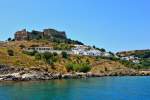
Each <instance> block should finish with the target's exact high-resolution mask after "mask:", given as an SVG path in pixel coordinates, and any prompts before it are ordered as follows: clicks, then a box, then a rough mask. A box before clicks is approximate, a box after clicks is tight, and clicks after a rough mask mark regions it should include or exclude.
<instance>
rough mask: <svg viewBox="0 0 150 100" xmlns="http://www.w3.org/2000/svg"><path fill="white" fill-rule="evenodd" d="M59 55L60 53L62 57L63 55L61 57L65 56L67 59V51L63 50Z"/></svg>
mask: <svg viewBox="0 0 150 100" xmlns="http://www.w3.org/2000/svg"><path fill="white" fill-rule="evenodd" d="M61 55H62V57H63V58H65V59H67V58H68V54H67V52H64V51H63V52H62V53H61Z"/></svg>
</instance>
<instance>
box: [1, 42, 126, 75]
mask: <svg viewBox="0 0 150 100" xmlns="http://www.w3.org/2000/svg"><path fill="white" fill-rule="evenodd" d="M58 45H59V46H60V45H62V46H60V48H64V47H66V48H67V47H68V48H71V47H72V46H73V44H64V43H59V44H58V43H54V42H49V41H45V40H41V41H39V40H32V41H10V42H6V43H3V44H1V48H0V56H1V57H0V64H6V65H9V66H14V67H23V68H37V69H41V70H43V69H47V70H48V71H57V72H62V73H66V72H67V71H68V70H67V68H66V66H67V65H69V64H70V63H71V64H75V65H78V64H80V63H86V64H87V63H88V65H90V66H91V71H92V72H103V71H104V70H105V72H107V71H111V70H112V71H113V70H116V69H122V68H123V69H124V68H125V66H124V65H122V64H121V63H120V62H119V61H112V60H109V59H106V58H101V57H91V56H77V55H69V56H68V57H67V58H64V57H62V55H56V56H55V57H54V58H55V61H54V63H53V64H52V65H51V64H48V63H47V62H45V61H43V60H38V59H36V58H35V56H31V55H28V54H25V53H23V48H25V47H33V46H46V47H53V48H54V47H57V46H58ZM8 50H13V51H14V55H13V56H9V55H8ZM79 66H80V65H79ZM106 69H107V70H106Z"/></svg>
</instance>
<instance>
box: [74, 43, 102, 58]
mask: <svg viewBox="0 0 150 100" xmlns="http://www.w3.org/2000/svg"><path fill="white" fill-rule="evenodd" d="M74 46H75V48H73V49H72V50H71V51H72V52H73V54H75V55H85V56H101V55H102V52H101V51H99V50H96V49H94V48H90V47H88V46H84V45H74Z"/></svg>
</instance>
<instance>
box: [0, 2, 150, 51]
mask: <svg viewBox="0 0 150 100" xmlns="http://www.w3.org/2000/svg"><path fill="white" fill-rule="evenodd" d="M149 4H150V1H149V0H0V40H6V39H7V38H8V37H12V38H13V37H14V33H15V32H16V31H18V30H21V29H24V28H26V29H27V30H29V31H31V30H39V31H42V29H45V28H54V29H57V30H59V31H65V32H66V33H67V36H68V37H69V38H71V39H74V40H79V41H81V42H83V43H85V44H87V45H95V46H97V47H99V48H105V49H106V50H108V51H114V52H117V51H124V50H137V49H148V48H150V6H149Z"/></svg>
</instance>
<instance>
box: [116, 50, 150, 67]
mask: <svg viewBox="0 0 150 100" xmlns="http://www.w3.org/2000/svg"><path fill="white" fill-rule="evenodd" d="M116 55H118V56H119V57H120V58H136V60H138V63H137V64H134V65H133V68H134V67H135V68H137V69H149V68H150V49H146V50H133V51H123V52H118V53H116Z"/></svg>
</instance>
